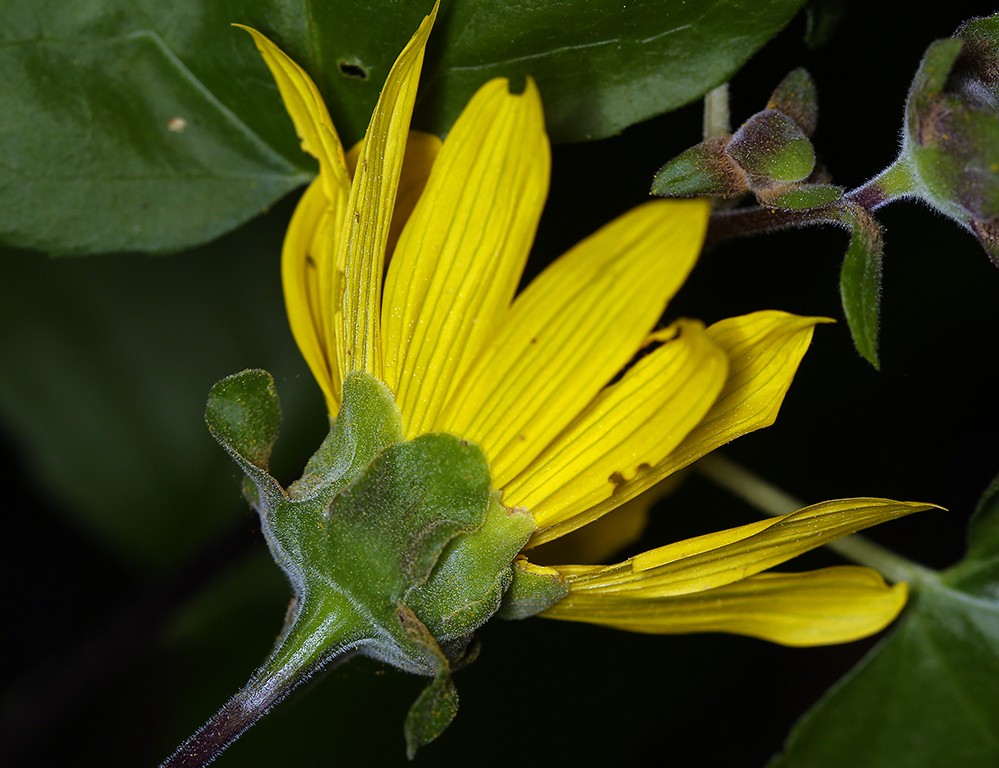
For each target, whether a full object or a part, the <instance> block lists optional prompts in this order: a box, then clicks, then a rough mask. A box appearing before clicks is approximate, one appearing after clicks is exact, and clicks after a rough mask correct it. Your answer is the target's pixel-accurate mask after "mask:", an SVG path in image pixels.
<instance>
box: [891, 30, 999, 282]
mask: <svg viewBox="0 0 999 768" xmlns="http://www.w3.org/2000/svg"><path fill="white" fill-rule="evenodd" d="M997 67H999V14H997V15H994V16H991V17H988V18H980V19H972V20H971V21H968V22H965V23H964V24H963V25H961V27H960V28H959V29H958V30H957V34H956V36H955V37H952V38H947V39H945V40H937V41H936V42H934V43H933V44H932V45H931V46H930V47H929V48H928V49H927V50H926V53H925V55H924V56H923V60H922V62H921V63H920V66H919V70H918V71H917V73H916V77H915V79H914V80H913V83H912V86H911V88H910V89H909V96H908V99H907V102H906V114H905V132H904V139H903V148H902V157H901V158H900V159H901V160H902V161H903V162H905V163H906V164H907V165H908V166H909V168H910V169H911V172H912V175H913V177H914V178H913V184H914V187H915V191H916V192H917V193H918V194H919V196H920V197H922V198H923V199H924V200H926V202H928V203H929V204H930V205H932V206H933V207H934V208H936V209H937V210H939V211H941V212H942V213H944V214H946V215H947V216H949V217H950V218H952V219H954V220H955V221H956V222H958V223H959V224H961V225H962V226H964V227H966V228H968V229H969V230H971V231H972V232H973V233H974V234H975V235H976V236H977V237H978V239H979V241H980V242H981V243H982V245H983V246H984V247H985V249H986V251H987V252H988V253H989V255H990V256H991V257H992V260H993V261H994V262H996V264H997V266H999V247H997V242H996V237H995V228H996V225H995V223H994V220H996V219H997V217H999V87H997V86H999V76H997Z"/></svg>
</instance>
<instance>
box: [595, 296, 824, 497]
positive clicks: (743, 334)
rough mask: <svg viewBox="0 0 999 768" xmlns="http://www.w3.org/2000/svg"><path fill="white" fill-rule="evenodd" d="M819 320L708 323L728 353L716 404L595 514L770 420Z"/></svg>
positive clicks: (762, 315)
mask: <svg viewBox="0 0 999 768" xmlns="http://www.w3.org/2000/svg"><path fill="white" fill-rule="evenodd" d="M823 322H831V321H829V320H825V319H823V318H815V317H798V316H797V315H790V314H787V313H786V312H777V311H764V312H754V313H753V314H750V315H743V316H741V317H732V318H729V319H727V320H722V321H720V322H718V323H715V324H714V325H712V326H710V327H709V328H708V330H707V333H708V336H709V337H710V338H711V339H712V341H714V343H715V344H717V345H718V346H719V347H721V348H722V349H724V350H725V352H726V354H727V355H728V358H729V369H728V380H727V381H726V382H725V386H724V387H723V388H722V391H721V394H720V395H719V397H718V399H717V400H716V401H715V404H714V405H713V406H712V407H711V410H710V411H708V413H707V415H706V416H705V417H704V419H703V420H702V421H701V423H700V424H699V425H698V426H697V427H696V428H695V429H694V430H693V431H692V432H691V433H690V434H689V435H687V437H686V438H685V439H684V441H683V442H682V443H681V444H680V445H679V446H678V447H677V448H676V449H675V450H674V451H673V452H672V453H671V454H670V455H669V456H668V457H666V459H665V460H664V461H662V462H660V463H659V464H656V465H654V466H653V467H651V468H650V469H649V470H648V471H646V472H643V473H640V474H639V475H637V476H636V477H635V479H634V480H631V481H629V482H626V483H623V484H622V485H621V486H619V487H618V488H617V490H616V492H615V493H614V495H613V496H612V497H610V498H609V499H607V500H606V501H603V502H601V503H600V504H599V505H598V507H597V509H595V510H594V514H596V515H602V514H605V513H606V512H607V511H609V510H611V509H614V508H615V507H617V506H619V505H620V504H623V503H625V502H626V501H628V500H629V499H633V498H635V497H636V496H638V495H639V494H640V493H644V492H645V491H647V490H648V489H650V488H652V487H653V486H655V485H656V483H658V482H659V481H660V480H662V479H663V478H665V477H668V476H669V475H671V474H673V473H674V472H678V471H679V470H681V469H683V468H684V467H686V466H689V465H690V464H693V463H694V462H695V461H696V460H697V459H699V458H700V457H701V456H704V455H705V454H708V453H710V452H711V451H713V450H714V449H715V448H717V447H719V446H721V445H724V444H725V443H728V442H730V441H732V440H734V439H735V438H737V437H739V436H741V435H745V434H748V433H749V432H753V431H755V430H757V429H762V428H763V427H766V426H769V425H770V424H773V422H774V419H775V418H776V417H777V411H778V410H779V409H780V405H781V403H782V402H783V400H784V395H785V394H786V393H787V389H788V387H789V386H790V385H791V380H792V379H793V378H794V374H795V372H796V371H797V370H798V364H799V363H800V362H801V358H802V357H803V356H804V354H805V352H806V351H807V349H808V344H809V342H810V341H811V339H812V330H813V328H814V327H815V325H816V324H817V323H823Z"/></svg>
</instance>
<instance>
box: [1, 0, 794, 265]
mask: <svg viewBox="0 0 999 768" xmlns="http://www.w3.org/2000/svg"><path fill="white" fill-rule="evenodd" d="M801 3H802V0H771V1H770V2H748V1H746V0H712V2H703V3H684V2H680V0H654V1H647V2H636V3H627V4H624V5H622V4H621V3H616V2H610V0H599V1H598V2H595V1H593V0H573V1H572V2H567V3H557V4H546V3H535V2H533V0H517V2H509V1H508V0H454V1H453V2H445V3H444V6H443V8H442V9H441V14H440V17H439V20H438V23H437V29H436V30H435V32H434V34H433V36H432V38H431V44H430V49H429V51H428V56H427V62H426V66H425V70H424V80H423V88H422V90H421V93H420V97H419V102H418V107H417V115H416V118H415V125H416V126H417V127H422V128H424V129H428V130H432V131H435V132H438V133H444V132H446V131H447V129H448V127H449V126H450V125H451V123H452V122H453V121H454V119H455V117H456V116H457V114H458V113H459V111H460V110H461V108H462V107H463V106H464V104H465V103H466V102H467V100H468V98H469V97H470V96H471V94H472V93H473V92H474V91H475V89H476V88H478V87H479V86H480V85H482V84H483V83H484V82H485V81H486V80H488V79H489V78H492V77H496V76H505V77H510V78H512V80H513V81H514V83H515V86H516V87H520V86H519V83H521V82H522V81H523V78H524V77H525V76H527V75H530V76H533V77H534V78H535V79H536V80H537V81H538V84H539V85H540V87H541V92H542V95H543V98H544V99H545V105H546V120H547V125H548V130H549V131H550V133H551V135H552V137H553V139H554V140H556V141H566V140H580V139H587V138H600V137H603V136H608V135H610V134H613V133H616V132H618V131H620V130H621V129H623V128H625V127H626V126H628V125H630V124H632V123H634V122H637V121H640V120H643V119H645V118H647V117H650V116H652V115H655V114H659V113H662V112H665V111H667V110H670V109H673V108H676V107H678V106H680V105H682V104H685V103H687V102H689V101H691V100H693V99H696V98H698V97H699V96H701V95H702V94H703V93H705V92H706V91H707V90H709V89H710V88H712V87H713V86H715V85H717V84H719V83H721V82H724V81H725V80H727V79H728V78H729V77H730V76H731V75H732V74H733V73H734V72H735V71H736V70H737V69H738V68H739V67H740V66H741V65H742V63H743V62H745V61H746V59H748V58H749V57H750V56H751V55H752V54H753V53H754V52H755V51H756V50H757V49H758V48H759V47H760V46H761V45H762V44H763V43H765V42H766V41H767V40H768V39H769V38H770V37H772V36H773V35H774V34H775V33H776V32H777V31H779V30H780V29H781V28H782V27H783V26H784V25H785V24H786V23H787V22H788V20H789V19H790V18H791V16H792V15H793V14H794V13H795V11H796V10H797V8H798V7H799V6H800V5H801ZM430 7H431V3H430V2H429V0H404V1H403V2H393V3H388V2H385V3H374V4H372V3H367V2H361V1H360V0H348V1H346V2H340V3H307V2H305V0H223V1H221V2H212V3H209V2H205V0H180V2H176V3H156V2H150V1H148V0H147V1H145V2H136V1H134V0H105V2H100V3H97V2H92V1H91V0H59V1H58V2H56V1H55V0H39V1H38V2H32V3H7V4H4V5H3V6H2V10H0V42H2V43H3V45H2V46H0V68H2V70H3V71H4V73H5V77H4V79H3V84H2V85H0V110H2V112H3V114H4V123H5V124H4V129H3V131H2V132H0V155H2V156H3V157H4V158H5V161H4V163H3V164H2V165H0V199H2V202H3V205H2V206H0V239H2V240H3V242H5V243H7V244H11V245H18V246H24V247H32V248H39V249H43V250H46V251H49V252H52V253H60V254H68V253H96V252H107V251H151V252H161V251H171V250H177V249H180V248H183V247H186V246H190V245H193V244H197V243H200V242H204V241H206V240H210V239H212V238H214V237H216V236H218V235H220V234H222V233H223V232H226V231H228V230H230V229H232V228H234V227H235V226H237V225H238V224H240V223H242V222H244V221H246V220H248V219H249V218H251V217H253V216H254V215H256V214H257V213H259V212H260V211H261V210H263V209H265V208H266V207H267V206H268V205H270V204H272V203H273V202H274V201H275V200H277V199H278V198H280V197H281V196H283V195H284V194H286V193H287V192H288V191H289V190H291V189H293V188H294V187H296V186H298V185H300V184H302V183H304V182H305V181H307V180H308V179H309V178H310V177H311V175H312V173H313V168H314V164H313V162H312V160H311V158H308V157H307V156H305V155H303V154H302V153H301V152H300V151H299V150H298V147H297V141H296V138H295V136H294V131H293V129H292V127H291V123H290V121H289V119H288V117H287V115H286V114H285V113H284V110H283V108H282V107H281V104H280V100H279V98H278V94H277V90H276V87H275V86H274V84H273V82H272V80H271V78H270V75H269V73H268V72H267V70H266V67H265V66H264V64H263V62H262V61H261V60H260V57H259V55H258V54H257V52H256V50H255V48H254V46H253V44H252V42H251V41H250V39H249V38H248V37H247V36H246V35H245V34H243V33H241V32H239V31H237V30H234V29H232V28H231V27H230V26H229V25H230V23H232V22H241V23H245V24H249V25H252V26H255V27H257V28H259V29H260V30H261V31H263V32H264V33H266V34H268V35H269V36H272V37H273V39H274V40H275V41H276V42H277V43H278V44H279V45H281V46H282V47H283V48H284V49H285V50H286V51H287V52H288V53H289V55H291V56H292V57H293V58H295V59H296V61H298V62H299V63H300V64H302V66H303V67H305V69H306V70H307V71H308V72H310V74H312V76H313V77H314V78H315V79H316V81H317V83H318V85H319V87H320V90H321V91H322V93H323V94H324V97H325V98H326V100H327V102H328V104H329V107H330V111H331V113H332V115H333V118H334V121H335V123H336V125H337V126H338V129H339V130H340V133H341V137H342V139H343V140H344V141H345V143H347V144H348V145H349V144H351V143H353V142H354V141H356V140H357V139H359V138H360V137H361V135H362V134H363V131H364V128H365V126H366V125H367V121H368V117H369V115H370V112H371V109H372V107H373V105H374V103H375V100H376V99H377V96H378V93H379V90H380V88H381V84H382V82H383V80H384V78H385V75H386V74H387V72H388V70H389V67H390V66H391V64H392V62H393V61H394V59H395V57H396V55H397V54H398V52H399V51H400V50H401V49H402V47H403V46H404V45H405V43H406V41H407V40H408V39H409V37H410V35H412V33H413V31H414V30H415V29H416V27H417V25H418V24H419V21H420V19H421V18H422V17H423V16H424V15H425V14H426V13H427V12H428V11H429V10H430Z"/></svg>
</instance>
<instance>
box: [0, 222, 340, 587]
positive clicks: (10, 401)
mask: <svg viewBox="0 0 999 768" xmlns="http://www.w3.org/2000/svg"><path fill="white" fill-rule="evenodd" d="M273 218H274V220H273V221H271V220H270V219H267V218H261V219H258V220H257V221H255V222H253V223H252V224H251V225H250V226H249V227H246V228H244V229H242V230H240V232H238V233H234V234H233V235H230V236H228V237H226V238H225V239H223V240H222V241H219V242H218V243H216V244H214V245H213V246H212V249H211V250H210V251H209V250H207V249H206V250H205V251H202V252H193V253H188V254H183V255H178V256H177V257H175V258H171V259H169V260H164V259H147V258H143V259H135V258H132V257H125V256H119V257H110V258H103V259H97V260H93V259H88V260H85V261H81V260H74V259H68V260H67V259H61V260H51V259H41V258H39V257H38V256H37V255H36V254H27V253H14V252H9V251H8V252H4V253H3V254H2V255H3V263H4V270H3V277H2V279H0V356H2V358H3V360H4V364H3V365H2V366H0V418H2V420H3V426H4V430H5V432H6V433H7V435H8V436H9V437H10V438H11V439H17V440H18V441H19V442H21V444H22V445H23V447H24V451H25V460H26V467H28V468H30V469H31V471H32V475H33V477H34V480H35V481H36V483H37V484H38V485H39V487H40V490H41V491H43V492H44V494H45V496H46V497H48V498H49V499H50V500H51V501H53V502H54V503H55V505H56V507H57V508H59V509H60V510H61V511H62V512H64V513H65V514H67V515H68V516H70V517H71V518H72V521H71V525H72V526H73V527H74V528H76V529H79V530H81V531H83V532H85V533H86V534H87V535H88V536H89V537H91V538H93V539H94V540H96V541H97V542H99V546H100V547H101V549H103V550H105V551H107V552H109V553H113V554H114V555H115V556H116V557H119V558H121V559H122V560H123V561H126V562H130V563H132V564H135V565H137V566H140V567H141V568H143V569H160V568H164V567H168V566H169V565H170V564H172V563H175V562H177V560H178V559H182V558H183V557H184V556H185V555H187V554H189V553H191V552H193V551H195V550H196V549H197V548H198V547H199V546H201V545H202V544H203V542H204V541H205V539H206V537H209V536H212V535H213V534H215V533H217V532H218V531H219V530H221V529H222V528H223V527H225V526H227V525H228V524H229V521H232V520H233V518H234V517H235V516H236V515H248V514H249V511H248V509H247V506H246V502H245V501H244V500H243V499H242V498H241V496H240V491H239V486H240V475H241V472H240V470H239V468H238V467H237V466H236V464H234V463H233V461H232V459H231V458H229V456H227V455H226V453H225V451H223V450H222V449H221V448H220V447H219V446H218V444H217V443H216V442H215V441H214V440H213V439H212V437H211V435H210V433H209V431H208V429H207V428H206V426H205V422H204V420H203V414H204V410H205V400H206V398H207V397H208V392H209V390H210V388H211V387H212V385H213V384H214V383H215V382H216V381H218V380H219V379H221V378H223V377H224V376H226V375H227V374H230V373H233V372H234V371H238V370H240V369H243V368H247V367H251V366H260V365H267V366H268V368H270V369H271V370H272V371H273V372H274V374H275V378H276V380H277V382H278V386H279V387H280V389H281V395H282V402H283V403H284V404H285V406H286V407H287V408H288V409H289V412H288V415H287V418H286V420H285V424H284V425H283V429H282V435H283V437H282V440H281V442H280V444H279V448H278V451H277V455H275V456H274V457H272V459H271V467H272V471H274V472H275V474H276V475H277V476H278V477H283V478H284V479H285V481H289V480H291V479H293V478H294V477H296V476H297V475H298V473H299V472H300V471H301V468H302V465H303V464H304V461H305V459H306V458H307V457H308V456H309V455H310V454H311V453H312V452H313V451H314V450H315V448H316V446H317V445H318V444H319V442H320V441H321V440H322V437H323V435H324V434H325V432H326V430H327V429H328V428H329V421H328V419H327V417H326V412H325V408H324V406H323V404H322V400H321V397H320V395H319V389H318V387H317V386H316V384H315V382H314V381H313V379H312V377H311V376H310V374H309V372H308V368H307V367H306V366H305V364H304V361H302V359H301V355H300V354H299V352H298V350H297V349H296V347H295V343H294V340H293V339H292V337H291V333H290V332H289V330H288V327H287V318H286V317H285V315H284V309H283V306H282V300H281V288H280V283H279V280H278V271H279V270H278V264H277V253H278V252H279V250H280V246H281V236H282V231H283V228H284V224H285V222H286V218H284V217H280V216H278V217H273ZM272 225H273V226H272ZM292 473H294V474H292Z"/></svg>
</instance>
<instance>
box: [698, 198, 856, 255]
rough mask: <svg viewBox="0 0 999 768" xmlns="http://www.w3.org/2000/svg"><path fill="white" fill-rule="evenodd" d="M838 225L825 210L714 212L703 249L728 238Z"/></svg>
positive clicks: (736, 210)
mask: <svg viewBox="0 0 999 768" xmlns="http://www.w3.org/2000/svg"><path fill="white" fill-rule="evenodd" d="M838 223H839V221H838V220H837V218H836V217H835V216H834V215H833V214H832V213H830V211H828V210H827V207H823V208H821V209H814V208H810V209H805V210H799V211H791V210H786V209H783V208H762V207H759V206H753V207H751V208H736V209H735V210H725V209H716V210H714V211H713V212H712V214H711V219H710V221H709V222H708V232H707V235H706V236H705V238H704V247H705V248H706V247H707V246H709V245H713V244H714V243H717V242H718V241H720V240H727V239H729V238H730V237H740V236H743V235H761V234H766V233H768V232H778V231H780V230H782V229H791V228H792V227H807V226H816V225H819V224H838Z"/></svg>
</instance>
